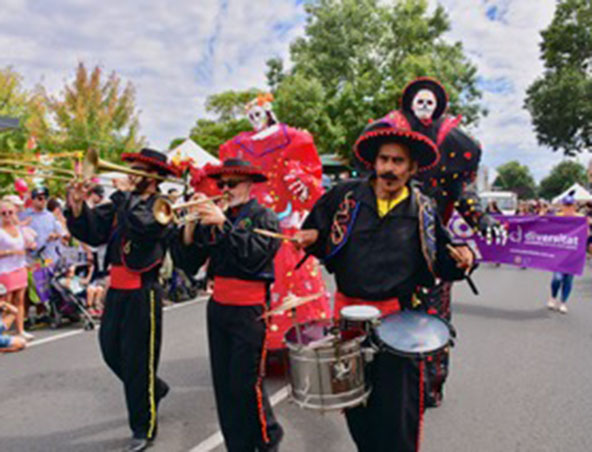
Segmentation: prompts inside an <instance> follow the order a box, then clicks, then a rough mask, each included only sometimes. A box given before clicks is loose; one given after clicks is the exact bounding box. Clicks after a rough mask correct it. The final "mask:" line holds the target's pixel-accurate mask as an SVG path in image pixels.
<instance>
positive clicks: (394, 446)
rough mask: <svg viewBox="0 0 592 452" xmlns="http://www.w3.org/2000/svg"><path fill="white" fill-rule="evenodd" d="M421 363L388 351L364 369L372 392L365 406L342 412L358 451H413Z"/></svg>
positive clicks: (417, 428) (420, 413) (420, 409)
mask: <svg viewBox="0 0 592 452" xmlns="http://www.w3.org/2000/svg"><path fill="white" fill-rule="evenodd" d="M423 366H424V364H423V363H417V362H415V361H412V360H410V359H407V358H401V357H398V356H395V355H393V354H391V353H388V352H380V353H378V354H377V355H376V356H375V358H374V361H372V362H371V363H370V364H369V365H368V367H367V369H366V370H367V376H368V378H369V380H370V383H371V384H372V392H371V393H370V397H369V398H368V402H367V403H366V405H360V406H357V407H355V408H350V409H347V410H346V411H345V416H346V418H347V426H348V428H349V431H350V434H351V436H352V438H353V440H354V442H355V443H356V446H357V447H358V451H359V452H416V451H417V450H418V449H419V441H420V429H421V421H422V416H423V388H422V378H423V375H422V373H423V371H424V367H423Z"/></svg>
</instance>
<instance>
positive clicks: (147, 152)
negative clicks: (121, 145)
mask: <svg viewBox="0 0 592 452" xmlns="http://www.w3.org/2000/svg"><path fill="white" fill-rule="evenodd" d="M121 160H122V161H124V162H142V163H146V164H148V165H150V166H152V167H154V168H155V169H157V170H158V172H159V173H160V174H162V175H167V174H170V175H173V176H176V177H180V175H181V174H180V171H179V170H178V169H177V168H176V167H175V166H173V165H171V164H170V163H168V160H167V156H166V155H165V154H163V153H162V152H159V151H155V150H154V149H148V148H144V149H142V150H141V151H140V152H134V153H132V152H124V153H123V154H121Z"/></svg>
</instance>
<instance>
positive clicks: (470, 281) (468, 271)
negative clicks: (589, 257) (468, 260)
mask: <svg viewBox="0 0 592 452" xmlns="http://www.w3.org/2000/svg"><path fill="white" fill-rule="evenodd" d="M446 248H448V251H450V253H451V254H453V255H454V256H456V257H458V258H459V259H462V256H461V255H460V253H459V252H458V251H457V250H456V249H454V247H453V246H452V245H450V244H448V245H446ZM465 278H466V280H467V283H468V284H469V287H470V288H471V290H472V291H473V293H474V294H475V295H479V289H477V286H476V285H475V282H474V281H473V278H471V269H470V268H467V269H466V271H465Z"/></svg>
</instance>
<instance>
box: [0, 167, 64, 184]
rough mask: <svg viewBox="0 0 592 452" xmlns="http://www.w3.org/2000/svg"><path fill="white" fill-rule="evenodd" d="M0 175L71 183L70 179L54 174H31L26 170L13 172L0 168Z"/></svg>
mask: <svg viewBox="0 0 592 452" xmlns="http://www.w3.org/2000/svg"><path fill="white" fill-rule="evenodd" d="M0 173H7V174H15V175H17V176H28V177H32V178H40V179H49V180H61V181H64V182H71V181H72V178H71V177H67V176H57V175H55V174H31V173H29V172H28V171H26V170H15V169H9V168H0Z"/></svg>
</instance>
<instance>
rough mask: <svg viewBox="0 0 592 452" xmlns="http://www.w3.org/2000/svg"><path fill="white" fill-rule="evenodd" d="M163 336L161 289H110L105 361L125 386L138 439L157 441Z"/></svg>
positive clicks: (104, 324)
mask: <svg viewBox="0 0 592 452" xmlns="http://www.w3.org/2000/svg"><path fill="white" fill-rule="evenodd" d="M161 334H162V305H161V297H160V288H159V287H158V286H157V285H156V284H155V283H150V284H143V287H142V288H141V289H138V290H117V289H109V291H108V292H107V299H106V302H105V310H104V312H103V318H102V320H101V329H100V333H99V340H100V344H101V351H102V353H103V359H104V360H105V362H106V363H107V365H108V366H109V367H110V368H111V370H112V371H113V372H114V373H115V375H117V376H118V377H119V379H120V380H121V381H122V382H123V386H124V389H125V400H126V403H127V411H128V420H129V425H130V428H131V430H132V432H133V435H134V437H136V438H147V439H153V438H154V436H155V433H156V410H157V404H158V401H159V395H160V394H162V391H163V386H164V382H163V381H162V380H160V379H159V378H157V377H156V371H157V369H158V361H159V357H160V342H161Z"/></svg>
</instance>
